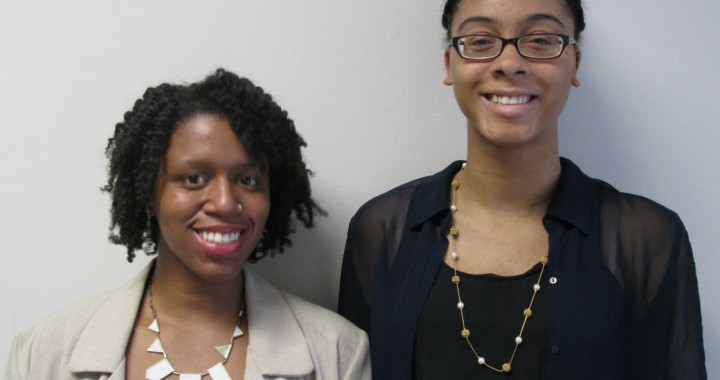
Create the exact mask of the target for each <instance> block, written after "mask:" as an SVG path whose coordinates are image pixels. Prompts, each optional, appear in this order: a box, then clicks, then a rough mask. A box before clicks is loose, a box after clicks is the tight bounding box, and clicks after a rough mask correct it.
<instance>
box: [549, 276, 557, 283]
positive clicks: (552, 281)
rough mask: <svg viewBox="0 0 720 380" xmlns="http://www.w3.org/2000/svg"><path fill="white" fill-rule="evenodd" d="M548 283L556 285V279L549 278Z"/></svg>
mask: <svg viewBox="0 0 720 380" xmlns="http://www.w3.org/2000/svg"><path fill="white" fill-rule="evenodd" d="M550 283H551V284H552V285H555V284H557V277H550Z"/></svg>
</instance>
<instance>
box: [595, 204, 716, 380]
mask: <svg viewBox="0 0 720 380" xmlns="http://www.w3.org/2000/svg"><path fill="white" fill-rule="evenodd" d="M619 197H620V199H619V200H618V199H616V202H613V203H614V204H615V206H614V207H613V208H614V209H615V210H614V212H612V213H605V214H604V215H605V216H608V215H609V214H615V216H614V217H612V218H605V220H604V223H605V226H606V227H605V228H604V230H605V231H606V232H608V236H606V240H605V242H606V243H609V244H613V242H614V244H616V248H610V247H608V249H605V250H603V251H605V252H612V251H613V250H615V251H616V252H615V253H614V254H616V255H617V257H615V258H614V260H611V261H615V263H616V267H615V272H616V276H617V277H618V280H619V281H620V283H621V284H622V286H623V287H624V288H625V294H626V300H625V302H626V311H627V322H628V324H627V332H626V336H627V337H628V342H627V343H628V345H627V353H628V355H629V357H628V358H627V363H626V366H627V370H626V373H627V374H628V377H627V378H632V379H673V380H675V379H677V380H680V379H683V380H695V379H706V378H707V375H706V370H705V354H704V349H703V337H702V320H701V318H702V317H701V313H700V298H699V293H698V285H697V277H696V273H695V263H694V260H693V255H692V248H691V246H690V241H689V238H688V234H687V231H686V230H685V227H684V225H683V224H682V221H681V220H680V218H679V217H678V216H677V214H675V213H674V212H672V211H670V210H668V209H666V208H664V207H663V206H660V205H659V204H657V203H655V202H653V201H650V200H648V199H646V198H642V197H637V196H629V195H627V194H623V195H620V196H619ZM613 219H614V220H613ZM612 225H614V226H615V227H613V226H612ZM616 239H617V240H616Z"/></svg>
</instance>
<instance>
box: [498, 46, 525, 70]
mask: <svg viewBox="0 0 720 380" xmlns="http://www.w3.org/2000/svg"><path fill="white" fill-rule="evenodd" d="M492 62H493V65H494V67H493V73H494V74H495V75H496V76H504V77H514V76H517V75H522V74H526V73H527V72H528V61H527V59H525V57H523V56H522V55H520V52H519V51H518V49H517V46H516V45H515V44H514V43H511V42H510V41H506V42H505V43H504V44H503V47H502V50H501V51H500V55H499V56H497V57H496V58H495V59H494V60H493V61H492Z"/></svg>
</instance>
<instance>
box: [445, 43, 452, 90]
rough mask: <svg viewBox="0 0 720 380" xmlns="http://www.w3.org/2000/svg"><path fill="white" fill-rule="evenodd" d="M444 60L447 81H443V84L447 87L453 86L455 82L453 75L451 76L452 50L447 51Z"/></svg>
mask: <svg viewBox="0 0 720 380" xmlns="http://www.w3.org/2000/svg"><path fill="white" fill-rule="evenodd" d="M443 60H444V61H445V79H444V80H443V84H444V85H446V86H452V85H453V80H452V75H450V48H447V49H445V54H443Z"/></svg>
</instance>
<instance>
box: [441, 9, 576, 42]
mask: <svg viewBox="0 0 720 380" xmlns="http://www.w3.org/2000/svg"><path fill="white" fill-rule="evenodd" d="M461 1H462V0H448V1H447V2H446V3H445V9H444V10H443V15H442V26H443V28H445V31H446V34H445V38H446V39H447V41H450V38H452V30H451V29H452V22H453V19H454V18H455V13H457V10H458V7H459V6H460V2H461ZM565 6H567V8H568V10H569V11H570V14H571V15H572V17H573V21H574V22H575V28H574V33H575V35H574V37H575V39H576V40H578V41H580V34H581V33H582V32H583V30H585V13H584V12H583V7H582V1H581V0H565Z"/></svg>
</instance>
